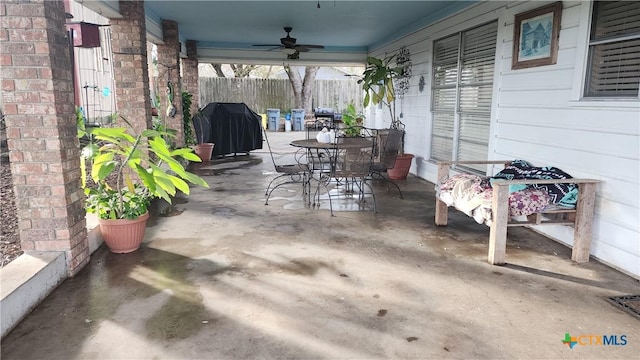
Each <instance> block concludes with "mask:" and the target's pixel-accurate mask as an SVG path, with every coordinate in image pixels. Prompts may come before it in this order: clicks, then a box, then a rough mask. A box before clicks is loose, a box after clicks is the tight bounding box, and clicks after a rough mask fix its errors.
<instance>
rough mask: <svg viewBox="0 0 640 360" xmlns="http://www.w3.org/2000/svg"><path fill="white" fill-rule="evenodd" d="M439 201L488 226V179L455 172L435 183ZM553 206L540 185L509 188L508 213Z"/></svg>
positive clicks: (513, 214) (489, 223) (525, 213)
mask: <svg viewBox="0 0 640 360" xmlns="http://www.w3.org/2000/svg"><path fill="white" fill-rule="evenodd" d="M436 191H437V193H438V197H439V198H440V200H442V201H444V202H445V203H446V204H447V205H448V206H454V207H455V208H457V209H458V210H460V211H462V212H464V213H465V214H467V215H468V216H471V217H473V218H474V219H475V221H476V222H478V223H479V224H482V223H484V224H487V225H488V226H491V200H492V197H493V188H492V187H491V178H489V177H482V176H478V175H471V174H458V175H455V176H452V177H450V178H449V179H447V180H446V181H445V182H444V183H442V184H440V185H439V186H436ZM550 205H553V201H552V196H550V195H549V193H548V191H546V190H545V189H543V188H534V187H525V188H522V189H520V188H518V189H510V194H509V215H510V216H522V215H531V214H534V213H537V212H541V211H543V210H544V209H545V208H547V207H548V206H550Z"/></svg>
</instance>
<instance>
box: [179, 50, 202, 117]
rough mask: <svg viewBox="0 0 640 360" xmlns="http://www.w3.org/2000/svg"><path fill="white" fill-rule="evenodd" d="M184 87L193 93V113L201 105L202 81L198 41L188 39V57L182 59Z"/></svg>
mask: <svg viewBox="0 0 640 360" xmlns="http://www.w3.org/2000/svg"><path fill="white" fill-rule="evenodd" d="M182 65H183V66H182V88H183V89H184V90H185V91H188V92H190V93H191V94H192V95H193V103H192V105H191V114H195V112H196V111H197V110H198V108H199V107H200V83H199V78H198V43H197V42H196V41H195V40H187V58H186V59H182Z"/></svg>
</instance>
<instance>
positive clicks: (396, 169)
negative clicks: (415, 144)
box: [387, 153, 414, 180]
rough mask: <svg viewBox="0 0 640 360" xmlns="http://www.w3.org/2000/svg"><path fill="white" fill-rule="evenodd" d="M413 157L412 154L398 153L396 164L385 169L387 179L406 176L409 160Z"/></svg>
mask: <svg viewBox="0 0 640 360" xmlns="http://www.w3.org/2000/svg"><path fill="white" fill-rule="evenodd" d="M413 158H414V155H413V154H408V153H405V154H403V155H398V156H397V157H396V164H395V165H394V166H393V168H391V169H389V170H387V174H388V175H389V179H391V180H405V179H406V178H407V175H408V174H409V169H410V168H411V161H412V160H413Z"/></svg>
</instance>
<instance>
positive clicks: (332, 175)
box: [314, 132, 377, 216]
mask: <svg viewBox="0 0 640 360" xmlns="http://www.w3.org/2000/svg"><path fill="white" fill-rule="evenodd" d="M363 134H364V132H363ZM374 145H375V137H373V136H370V134H364V135H363V136H358V137H338V138H336V146H335V150H334V151H335V153H334V155H333V156H332V159H333V164H332V166H331V170H330V171H329V172H326V173H323V174H321V177H320V181H319V182H318V188H317V190H316V194H315V195H314V205H315V204H316V203H315V201H316V199H317V205H318V206H319V203H320V187H321V186H322V187H324V189H325V190H326V195H327V197H328V198H329V208H330V210H331V216H334V215H333V198H336V197H340V198H354V199H355V198H356V196H357V202H358V205H359V206H360V207H361V208H362V207H363V206H364V204H365V202H366V198H367V195H371V198H372V199H373V211H374V213H375V212H377V209H376V198H375V193H374V191H373V188H372V187H371V186H370V185H369V184H368V183H367V180H368V178H369V172H370V168H371V164H372V163H373V149H374Z"/></svg>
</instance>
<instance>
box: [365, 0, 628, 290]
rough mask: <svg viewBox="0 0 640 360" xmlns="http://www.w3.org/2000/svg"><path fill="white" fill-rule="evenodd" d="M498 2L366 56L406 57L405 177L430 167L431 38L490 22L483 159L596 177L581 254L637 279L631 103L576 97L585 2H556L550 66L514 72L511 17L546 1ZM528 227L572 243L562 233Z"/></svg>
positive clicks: (383, 120) (567, 231) (374, 115)
mask: <svg viewBox="0 0 640 360" xmlns="http://www.w3.org/2000/svg"><path fill="white" fill-rule="evenodd" d="M505 4H506V3H504V2H485V3H481V4H478V5H476V6H474V7H473V8H471V9H468V10H466V11H464V12H462V13H460V14H457V15H454V16H452V17H450V18H448V19H445V20H443V21H440V22H438V23H436V24H433V25H431V26H429V27H428V28H425V29H422V30H420V31H418V32H416V33H414V34H411V35H409V36H407V37H405V38H403V39H400V40H398V41H396V42H394V43H392V44H389V45H388V46H386V47H384V48H381V49H377V50H376V51H374V52H372V55H374V56H377V57H382V56H384V55H385V53H393V52H394V51H396V50H397V49H398V48H400V47H401V46H403V45H404V46H407V47H408V48H409V50H410V52H411V59H412V62H413V76H412V78H411V89H410V91H409V94H407V95H406V96H405V99H404V101H403V104H402V105H403V113H404V115H405V116H404V118H403V119H402V120H403V122H404V123H405V124H406V126H407V135H406V137H405V141H406V151H407V152H411V153H414V154H415V155H416V159H415V161H414V165H413V167H412V170H411V171H412V173H414V174H417V175H418V176H420V177H422V178H425V179H427V180H429V181H432V182H433V181H435V171H436V169H435V164H434V163H433V162H430V161H429V151H430V143H429V142H430V133H431V113H430V96H431V94H430V85H431V74H430V69H431V59H432V52H431V46H432V43H433V41H434V40H436V39H439V38H442V37H444V36H447V35H450V34H452V33H454V32H457V31H461V30H465V29H468V28H471V27H474V26H477V25H480V24H483V23H486V22H487V21H491V20H496V19H498V26H499V28H498V39H497V50H496V53H497V54H496V71H495V78H494V94H495V95H494V100H493V109H492V117H491V138H490V144H489V157H490V158H491V159H524V160H527V161H529V162H531V163H533V164H534V165H536V166H546V165H549V166H556V167H558V168H560V169H562V170H564V171H566V172H568V173H569V174H571V175H572V176H574V177H580V178H595V179H600V180H601V181H602V183H601V184H600V185H599V186H598V191H597V200H596V211H595V219H594V220H595V223H594V229H593V230H594V237H593V241H592V246H591V254H592V255H593V256H595V257H597V258H598V259H599V260H601V261H603V262H605V263H607V264H609V265H611V266H613V267H616V268H618V269H620V270H622V271H624V272H627V273H629V274H631V275H632V276H634V277H637V278H640V225H639V223H640V190H639V189H640V166H639V164H640V104H639V102H638V101H611V100H608V101H607V100H605V101H586V100H581V94H582V87H583V81H584V74H585V71H586V68H585V67H586V65H585V64H586V51H587V45H586V44H587V42H588V37H589V34H588V31H589V22H590V21H589V17H590V8H591V3H590V2H586V1H584V2H582V1H565V2H564V3H563V12H562V23H561V31H560V41H559V45H560V46H559V47H560V49H559V53H558V62H557V64H556V65H549V66H540V67H535V68H529V69H521V70H511V52H512V45H513V25H514V21H513V19H514V16H515V15H516V14H518V13H521V12H523V11H527V10H531V9H534V8H537V7H540V6H543V5H546V4H547V3H544V2H537V1H536V2H513V3H509V5H505ZM420 76H424V78H425V83H426V85H425V88H424V90H423V92H419V90H418V83H419V79H420ZM398 112H399V111H398ZM367 115H368V118H367V121H369V124H371V125H375V126H378V127H383V126H388V115H387V113H386V112H384V111H372V110H371V109H369V113H368V114H367ZM536 230H538V231H541V232H544V233H546V234H547V235H549V236H551V237H553V238H555V239H557V240H559V241H561V242H563V243H565V244H567V245H569V246H571V245H572V243H573V231H572V229H571V228H570V227H566V226H544V227H542V226H541V227H537V229H536Z"/></svg>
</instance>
